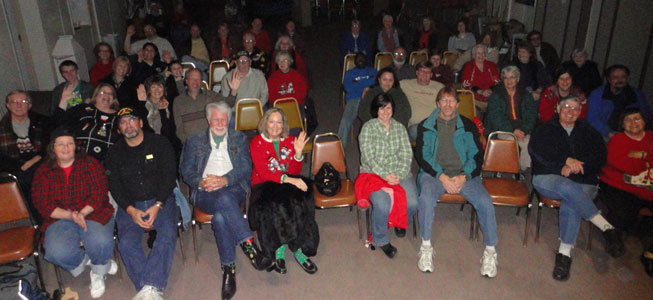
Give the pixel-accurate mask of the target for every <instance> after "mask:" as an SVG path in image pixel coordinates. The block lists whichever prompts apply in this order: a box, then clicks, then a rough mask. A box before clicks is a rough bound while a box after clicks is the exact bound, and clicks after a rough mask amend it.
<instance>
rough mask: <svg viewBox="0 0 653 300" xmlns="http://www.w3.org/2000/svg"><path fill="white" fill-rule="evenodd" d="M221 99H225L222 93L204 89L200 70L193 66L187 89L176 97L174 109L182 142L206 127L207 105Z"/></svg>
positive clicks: (187, 81)
mask: <svg viewBox="0 0 653 300" xmlns="http://www.w3.org/2000/svg"><path fill="white" fill-rule="evenodd" d="M219 100H223V98H222V96H221V95H220V94H218V93H216V92H214V91H209V90H204V89H202V75H201V72H200V70H198V69H193V68H191V69H189V70H188V71H187V72H186V91H185V92H183V93H181V94H180V95H179V96H177V97H176V98H175V100H174V104H173V109H172V110H173V111H174V114H173V116H174V117H173V119H174V120H175V122H174V124H175V127H176V128H177V137H178V138H179V139H180V140H181V142H182V143H185V142H186V139H187V138H188V137H190V136H191V135H193V134H196V133H198V132H200V131H204V129H206V126H207V125H206V122H205V116H204V114H203V112H204V110H205V107H206V105H207V104H209V103H211V102H218V101H219Z"/></svg>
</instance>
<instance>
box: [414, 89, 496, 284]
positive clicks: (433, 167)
mask: <svg viewBox="0 0 653 300" xmlns="http://www.w3.org/2000/svg"><path fill="white" fill-rule="evenodd" d="M436 102H437V106H438V108H437V109H436V110H435V111H433V113H432V114H431V115H430V116H429V117H428V118H426V119H425V120H424V121H422V122H420V123H419V127H418V129H417V146H416V147H415V157H416V158H417V163H418V164H419V166H420V170H419V175H418V178H419V186H420V195H419V201H418V203H419V207H418V214H419V220H420V225H421V226H420V237H421V238H422V246H421V247H420V251H419V261H418V263H417V267H418V268H419V269H420V271H422V272H433V269H434V268H433V255H434V252H433V247H432V246H431V237H432V235H431V227H432V226H433V218H434V215H435V212H434V208H435V206H436V205H437V203H438V199H439V198H440V197H442V195H444V194H445V193H448V194H460V195H461V196H463V197H464V198H465V200H467V201H469V202H470V203H471V204H472V205H473V206H474V208H475V209H476V212H477V214H478V222H479V225H480V227H481V229H482V230H483V241H484V242H485V250H484V251H483V258H482V259H481V263H482V265H481V275H484V276H487V277H490V278H493V277H495V276H497V252H496V249H495V248H494V247H495V246H496V244H497V241H498V239H497V222H496V219H495V216H494V205H493V204H492V199H490V195H489V194H488V193H487V191H486V190H485V187H484V186H483V183H481V176H480V175H481V167H482V165H483V146H482V145H481V142H480V139H479V133H478V129H477V127H476V125H475V124H474V123H473V122H472V121H470V120H469V119H467V118H466V117H465V116H462V115H460V114H459V113H458V97H457V96H456V90H454V89H453V88H451V87H445V88H443V89H441V90H440V91H439V92H438V95H437V100H436Z"/></svg>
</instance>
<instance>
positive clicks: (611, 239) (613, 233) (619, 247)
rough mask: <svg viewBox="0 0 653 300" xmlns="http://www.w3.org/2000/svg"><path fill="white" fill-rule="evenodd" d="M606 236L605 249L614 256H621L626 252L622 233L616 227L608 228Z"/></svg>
mask: <svg viewBox="0 0 653 300" xmlns="http://www.w3.org/2000/svg"><path fill="white" fill-rule="evenodd" d="M603 237H604V238H605V251H606V252H608V254H610V255H611V256H612V257H615V258H616V257H621V256H623V255H624V254H625V253H626V249H625V247H624V242H623V241H622V240H621V234H620V233H619V232H618V231H617V230H616V229H614V228H613V229H608V230H606V231H604V232H603Z"/></svg>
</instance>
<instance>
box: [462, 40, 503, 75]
mask: <svg viewBox="0 0 653 300" xmlns="http://www.w3.org/2000/svg"><path fill="white" fill-rule="evenodd" d="M480 40H481V44H483V45H485V47H486V48H487V54H486V57H485V59H487V60H489V61H491V62H493V63H495V64H498V63H499V48H497V46H496V42H495V40H494V39H493V38H492V34H491V33H490V32H486V33H483V34H482V35H481V38H480ZM472 52H473V48H472V49H469V50H467V51H465V52H463V54H462V55H460V56H458V59H457V60H456V63H455V64H454V65H453V69H454V70H456V71H460V70H462V69H463V67H464V66H465V64H466V63H467V62H468V61H470V60H472V59H473V58H474V56H473V55H472Z"/></svg>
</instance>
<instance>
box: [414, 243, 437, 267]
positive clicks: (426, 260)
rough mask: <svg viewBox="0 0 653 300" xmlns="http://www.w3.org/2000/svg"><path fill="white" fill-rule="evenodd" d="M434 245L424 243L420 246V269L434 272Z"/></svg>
mask: <svg viewBox="0 0 653 300" xmlns="http://www.w3.org/2000/svg"><path fill="white" fill-rule="evenodd" d="M434 254H435V253H433V247H431V246H424V245H422V246H421V247H420V248H419V261H418V262H417V267H418V268H419V270H420V271H422V272H424V273H427V272H433V256H434Z"/></svg>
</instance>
